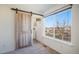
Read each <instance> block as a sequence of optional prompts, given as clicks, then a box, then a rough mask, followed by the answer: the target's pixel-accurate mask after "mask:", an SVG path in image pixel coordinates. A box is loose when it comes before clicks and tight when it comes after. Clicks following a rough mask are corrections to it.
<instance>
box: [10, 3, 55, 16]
mask: <svg viewBox="0 0 79 59" xmlns="http://www.w3.org/2000/svg"><path fill="white" fill-rule="evenodd" d="M10 6H11V7H12V8H18V9H21V10H25V11H32V12H34V13H38V14H42V15H43V14H44V13H45V12H46V11H47V10H49V9H50V8H53V7H55V6H56V5H55V4H14V5H10Z"/></svg>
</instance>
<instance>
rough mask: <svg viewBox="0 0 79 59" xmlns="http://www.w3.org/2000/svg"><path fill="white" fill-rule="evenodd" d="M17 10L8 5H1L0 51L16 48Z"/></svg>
mask: <svg viewBox="0 0 79 59" xmlns="http://www.w3.org/2000/svg"><path fill="white" fill-rule="evenodd" d="M14 19H15V12H13V11H12V10H10V7H9V6H8V5H7V6H6V5H0V53H5V52H9V51H12V50H14V49H15V41H14V37H15V36H14V34H15V31H14V30H15V29H14V24H15V20H14Z"/></svg>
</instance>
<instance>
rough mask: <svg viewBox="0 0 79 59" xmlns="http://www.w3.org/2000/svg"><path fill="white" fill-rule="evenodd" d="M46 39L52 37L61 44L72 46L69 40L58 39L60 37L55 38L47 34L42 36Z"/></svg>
mask: <svg viewBox="0 0 79 59" xmlns="http://www.w3.org/2000/svg"><path fill="white" fill-rule="evenodd" d="M44 37H45V38H46V39H52V40H54V41H57V42H60V43H63V44H66V45H68V46H73V44H72V43H71V42H66V41H63V40H60V39H57V38H52V37H49V36H44Z"/></svg>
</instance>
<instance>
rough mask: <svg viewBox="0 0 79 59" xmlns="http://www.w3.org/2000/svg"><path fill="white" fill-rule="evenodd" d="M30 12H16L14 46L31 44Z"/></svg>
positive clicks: (19, 46)
mask: <svg viewBox="0 0 79 59" xmlns="http://www.w3.org/2000/svg"><path fill="white" fill-rule="evenodd" d="M31 40H32V39H31V13H25V12H20V11H18V12H17V13H16V48H22V47H26V46H29V45H31Z"/></svg>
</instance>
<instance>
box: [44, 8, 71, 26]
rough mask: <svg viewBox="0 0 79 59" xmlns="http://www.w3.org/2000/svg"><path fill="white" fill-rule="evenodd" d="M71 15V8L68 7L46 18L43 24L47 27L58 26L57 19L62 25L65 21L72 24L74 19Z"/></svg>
mask: <svg viewBox="0 0 79 59" xmlns="http://www.w3.org/2000/svg"><path fill="white" fill-rule="evenodd" d="M71 16H72V13H71V9H68V10H65V11H62V12H59V13H57V14H54V15H51V16H48V17H46V18H44V21H43V24H44V26H45V27H56V24H57V23H56V22H57V21H58V22H59V26H62V24H63V23H64V21H65V22H66V23H67V24H68V25H69V26H70V25H71V20H72V17H71Z"/></svg>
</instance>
